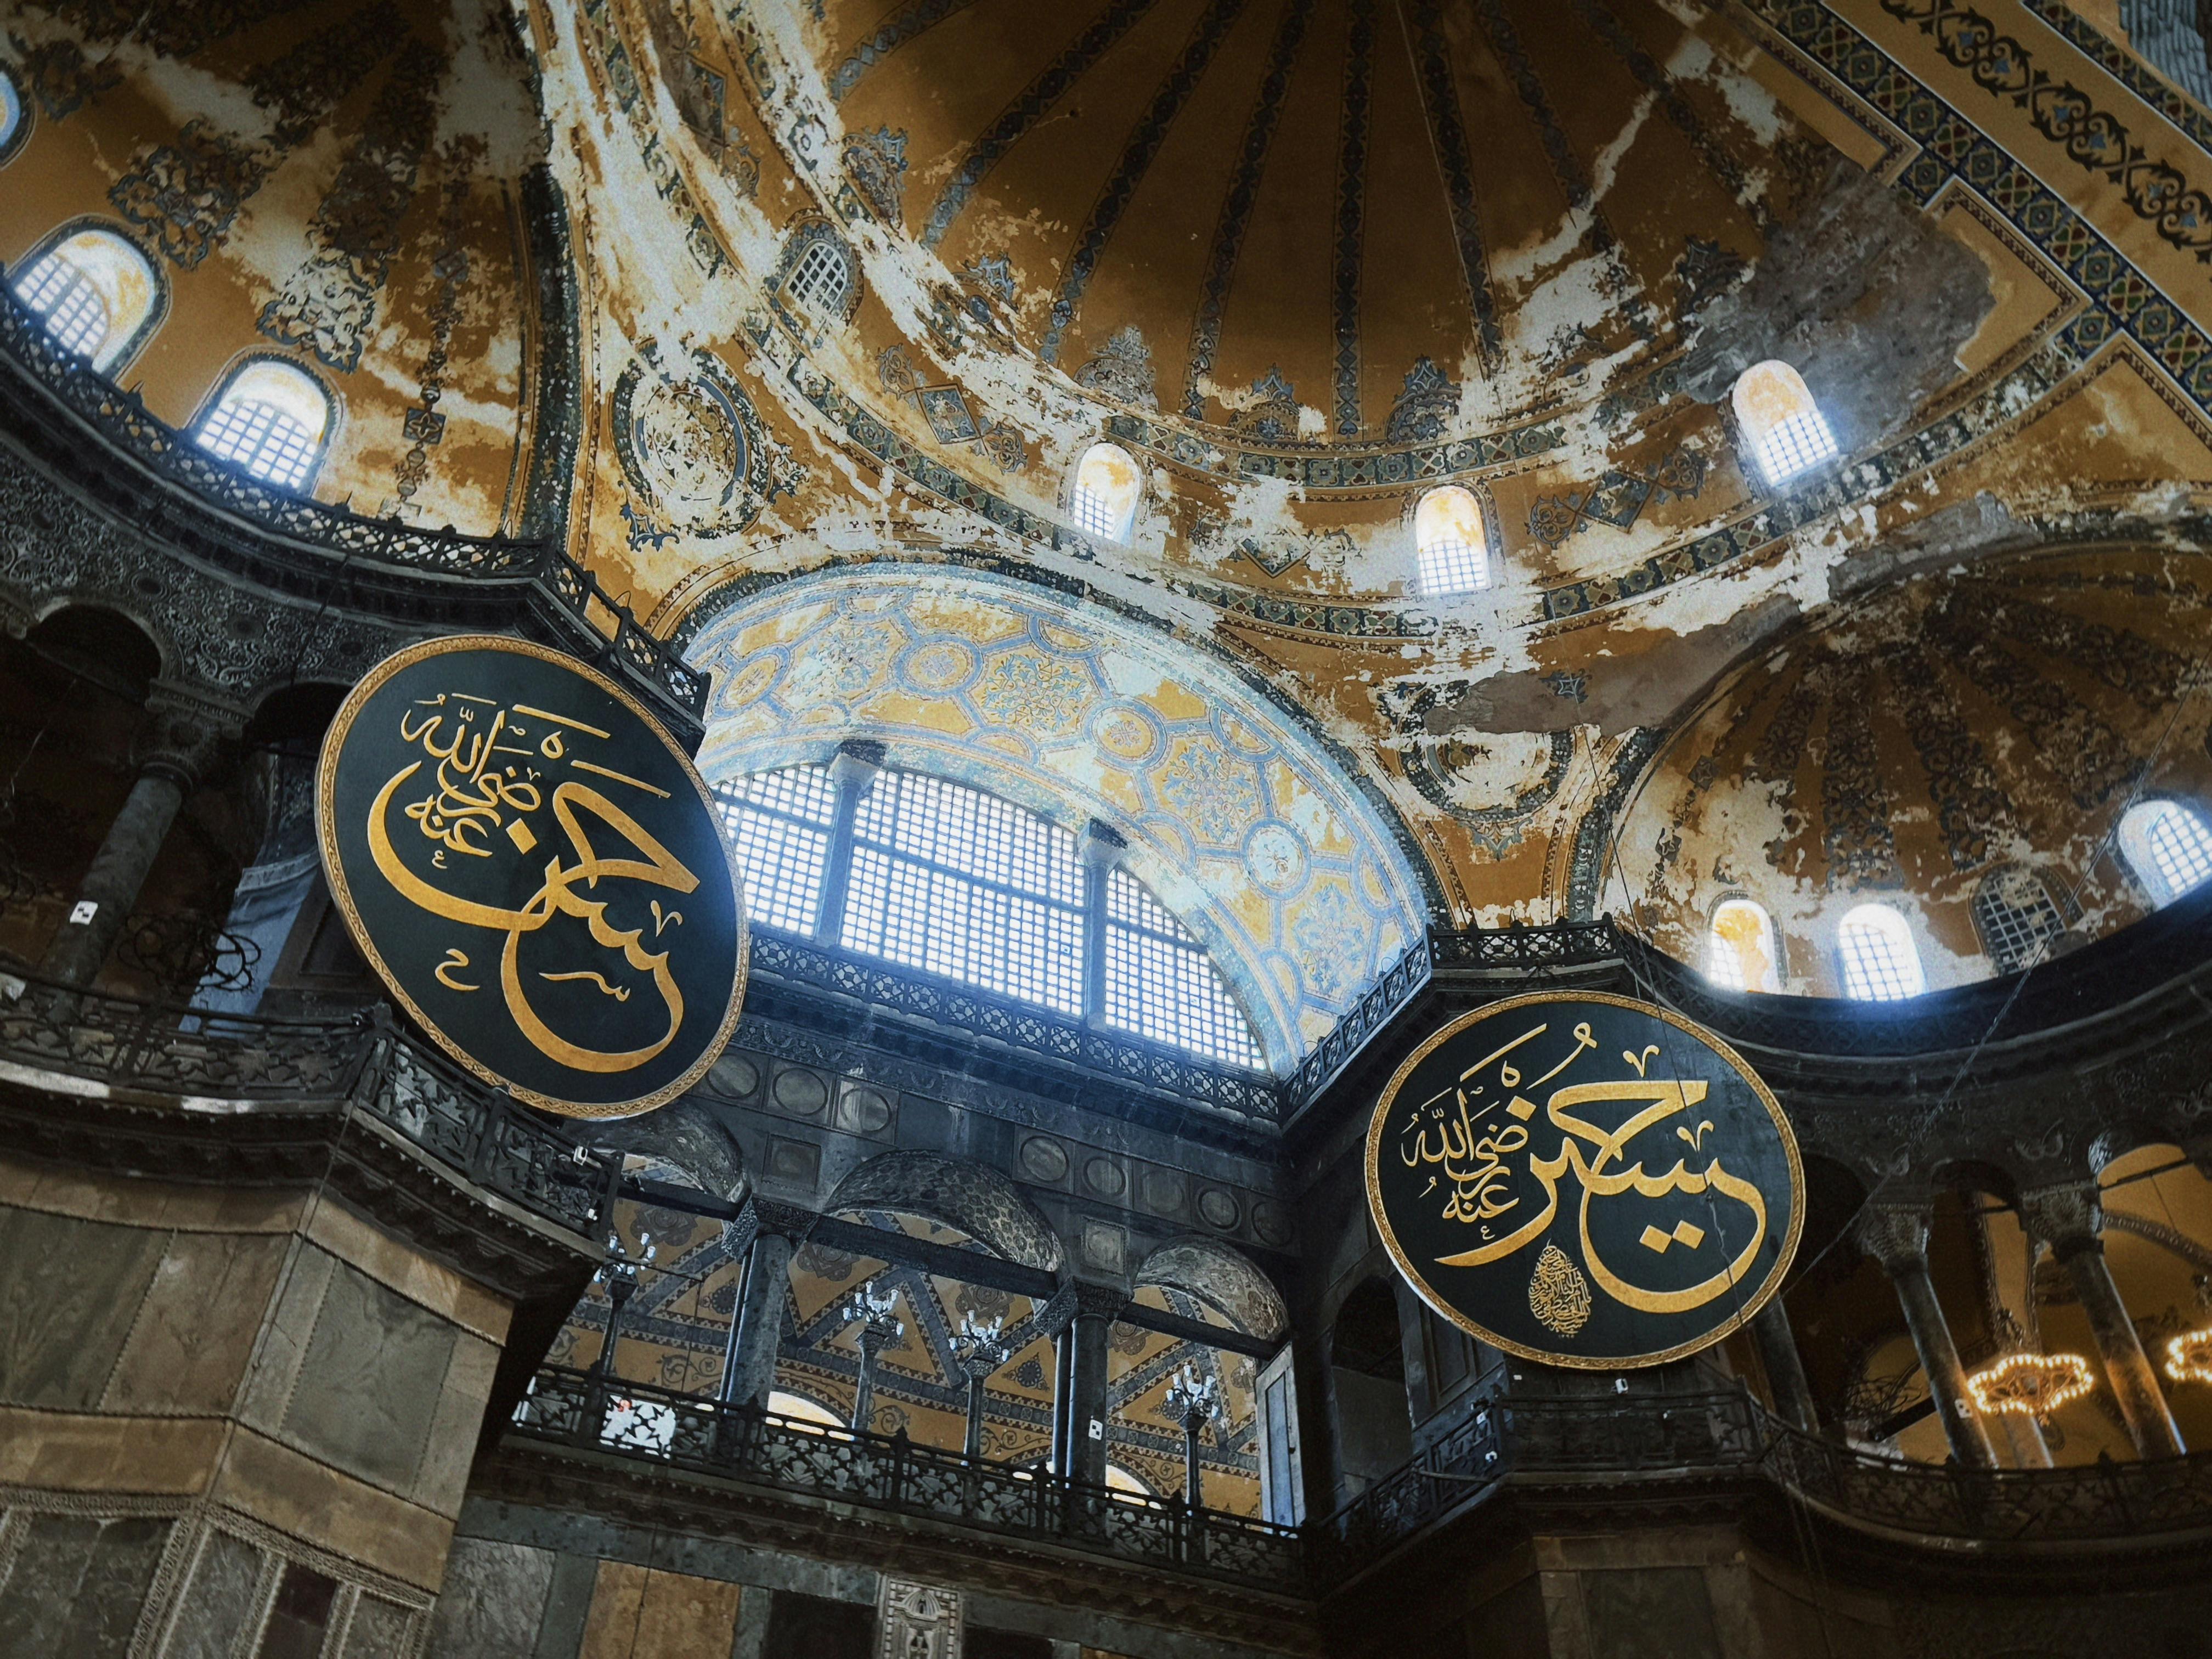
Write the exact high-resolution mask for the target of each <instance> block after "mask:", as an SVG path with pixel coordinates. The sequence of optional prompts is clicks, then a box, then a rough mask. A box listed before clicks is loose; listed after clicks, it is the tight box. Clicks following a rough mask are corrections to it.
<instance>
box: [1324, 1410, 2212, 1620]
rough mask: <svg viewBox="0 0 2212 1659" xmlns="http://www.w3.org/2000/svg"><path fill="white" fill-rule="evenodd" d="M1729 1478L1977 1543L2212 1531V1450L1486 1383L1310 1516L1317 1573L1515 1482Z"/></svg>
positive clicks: (1361, 1563)
mask: <svg viewBox="0 0 2212 1659" xmlns="http://www.w3.org/2000/svg"><path fill="white" fill-rule="evenodd" d="M1715 1477H1732V1478H1735V1479H1736V1480H1743V1481H1747V1482H1757V1483H1764V1484H1765V1485H1767V1486H1771V1487H1772V1488H1775V1489H1778V1490H1779V1491H1781V1492H1785V1493H1787V1494H1788V1495H1789V1496H1790V1498H1794V1499H1795V1500H1796V1501H1798V1502H1800V1503H1802V1504H1806V1505H1807V1506H1808V1507H1809V1508H1811V1509H1814V1510H1818V1511H1820V1513H1822V1514H1824V1515H1826V1516H1829V1517H1830V1518H1832V1519H1833V1520H1834V1521H1836V1522H1840V1523H1841V1524H1843V1525H1844V1526H1847V1527H1852V1528H1858V1529H1860V1530H1864V1531H1873V1532H1878V1533H1882V1534H1890V1535H1893V1536H1897V1537H1900V1538H1904V1539H1906V1540H1918V1539H1925V1540H1929V1541H1946V1542H1948V1541H1971V1542H1974V1543H1978V1544H2012V1545H2021V1544H2051V1545H2062V1546H2063V1545H2072V1546H2079V1545H2082V1544H2093V1543H2100V1542H2101V1543H2119V1542H2148V1541H2178V1540H2181V1539H2185V1538H2188V1537H2191V1536H2194V1535H2197V1534H2203V1533H2205V1532H2208V1531H2212V1454H2208V1453H2198V1454H2192V1455H2189V1456H2186V1457H2172V1458H2160V1459H2156V1460H2154V1461H2150V1462H2122V1463H2115V1462H2100V1463H2094V1464H2076V1465H2072V1466H2069V1467H2066V1468H2055V1469H1996V1470H1990V1469H1968V1468H1958V1467H1956V1466H1954V1465H1940V1466H1939V1465H1935V1464H1927V1463H1908V1462H1903V1461H1901V1460H1899V1459H1896V1458H1888V1457H1876V1456H1874V1455H1869V1454H1868V1453H1865V1452H1860V1451H1855V1450H1853V1449H1850V1448H1849V1447H1846V1446H1841V1445H1838V1444H1837V1443H1834V1442H1832V1441H1830V1440H1826V1439H1822V1438H1820V1437H1818V1436H1815V1435H1809V1434H1807V1433H1805V1432H1803V1431H1802V1430H1799V1429H1797V1428H1796V1427H1794V1426H1791V1425H1788V1424H1785V1423H1783V1422H1781V1421H1780V1420H1779V1419H1776V1418H1774V1417H1772V1416H1771V1415H1770V1414H1769V1413H1767V1412H1766V1411H1765V1410H1764V1409H1763V1408H1762V1407H1760V1406H1759V1404H1758V1403H1757V1402H1756V1401H1753V1399H1752V1398H1751V1397H1750V1395H1747V1394H1745V1393H1743V1392H1741V1390H1735V1391H1728V1390H1723V1391H1716V1392H1711V1393H1704V1394H1688V1395H1641V1396H1635V1397H1632V1398H1626V1399H1616V1398H1607V1397H1605V1396H1599V1397H1595V1398H1590V1397H1566V1398H1532V1397H1528V1396H1525V1395H1522V1396H1516V1395H1505V1394H1501V1393H1498V1392H1495V1391H1492V1392H1491V1393H1490V1394H1488V1395H1486V1396H1485V1397H1483V1398H1482V1400H1481V1401H1480V1403H1479V1404H1478V1405H1476V1406H1475V1407H1474V1409H1473V1410H1472V1411H1471V1412H1470V1413H1468V1416H1466V1417H1465V1418H1464V1419H1462V1420H1461V1421H1460V1423H1459V1424H1457V1425H1455V1427H1454V1428H1453V1429H1451V1430H1450V1431H1449V1432H1448V1433H1446V1434H1445V1435H1443V1437H1440V1438H1438V1439H1437V1441H1436V1442H1435V1443H1432V1444H1431V1445H1430V1446H1428V1447H1426V1448H1425V1449H1423V1450H1422V1451H1421V1452H1420V1453H1419V1454H1418V1455H1416V1456H1415V1457H1414V1458H1413V1460H1412V1461H1410V1462H1407V1463H1406V1464H1404V1465H1402V1466H1401V1468H1398V1469H1396V1470H1395V1471H1393V1472H1392V1473H1391V1474H1389V1475H1386V1476H1384V1477H1383V1479H1382V1480H1378V1481H1376V1483H1375V1484H1374V1485H1373V1486H1370V1487H1368V1488H1367V1490H1366V1491H1364V1492H1361V1493H1360V1494H1359V1495H1358V1497H1357V1498H1353V1499H1352V1501H1351V1502H1350V1503H1349V1504H1346V1505H1345V1506H1344V1508H1342V1509H1341V1510H1338V1511H1337V1512H1336V1513H1335V1514H1334V1515H1333V1516H1329V1517H1328V1518H1327V1519H1326V1520H1323V1521H1319V1522H1311V1523H1309V1524H1308V1526H1307V1527H1305V1528H1304V1536H1305V1542H1306V1547H1307V1549H1308V1551H1309V1552H1310V1557H1309V1559H1310V1564H1311V1567H1312V1571H1313V1576H1314V1579H1315V1582H1316V1584H1317V1585H1318V1586H1320V1587H1322V1588H1323V1589H1333V1588H1334V1587H1336V1586H1339V1585H1341V1584H1343V1583H1346V1582H1347V1581H1348V1580H1350V1579H1351V1578H1352V1577H1358V1575H1359V1574H1361V1573H1362V1572H1364V1571H1366V1570H1367V1569H1368V1568H1370V1567H1371V1566H1372V1565H1375V1564H1376V1562H1377V1561H1379V1560H1381V1559H1383V1557H1385V1556H1387V1555H1388V1554H1389V1553H1391V1552H1392V1551H1394V1550H1395V1549H1397V1548H1398V1547H1401V1546H1402V1545H1404V1544H1406V1543H1407V1542H1409V1541H1412V1540H1413V1539H1414V1538H1415V1537H1417V1536H1419V1534H1422V1533H1423V1532H1425V1531H1426V1530H1427V1529H1428V1528H1431V1527H1432V1526H1434V1525H1436V1524H1437V1523H1438V1522H1442V1521H1443V1520H1445V1519H1447V1518H1449V1516H1452V1515H1454V1514H1455V1513H1456V1512H1458V1511H1460V1510H1463V1509H1465V1508H1467V1507H1468V1506H1469V1505H1470V1504H1473V1503H1474V1502H1476V1501H1479V1500H1480V1499H1481V1498H1486V1497H1488V1496H1489V1495H1490V1494H1491V1493H1492V1492H1495V1491H1497V1490H1498V1489H1500V1488H1501V1487H1502V1486H1504V1484H1505V1483H1506V1482H1507V1481H1508V1480H1509V1479H1510V1480H1513V1481H1515V1482H1516V1484H1529V1485H1536V1486H1541V1485H1544V1484H1547V1483H1552V1482H1569V1481H1586V1480H1591V1479H1602V1480H1607V1481H1613V1482H1665V1481H1669V1480H1676V1481H1679V1480H1711V1479H1713V1478H1715Z"/></svg>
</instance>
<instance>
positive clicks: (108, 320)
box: [13, 225, 164, 374]
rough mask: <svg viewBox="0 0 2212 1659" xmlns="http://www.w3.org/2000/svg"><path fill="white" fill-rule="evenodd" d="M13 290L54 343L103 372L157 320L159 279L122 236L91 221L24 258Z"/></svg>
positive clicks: (140, 342) (124, 355)
mask: <svg viewBox="0 0 2212 1659" xmlns="http://www.w3.org/2000/svg"><path fill="white" fill-rule="evenodd" d="M13 286H14V288H15V297H16V299H18V300H20V301H21V302H22V303H23V306H24V307H25V308H26V309H27V310H28V311H30V312H31V313H33V314H34V315H35V316H36V317H37V318H38V319H39V320H40V322H41V323H43V324H45V325H46V332H47V333H48V334H49V335H51V336H52V337H53V341H54V343H55V344H57V345H58V346H60V347H61V348H62V349H64V350H66V351H74V352H76V353H77V354H78V355H79V356H84V357H88V358H90V359H91V360H92V366H93V367H94V368H96V369H99V370H100V372H101V373H102V374H109V373H112V372H113V371H114V370H115V369H116V368H119V367H120V366H121V365H122V364H123V363H125V362H127V361H129V359H130V358H131V355H132V354H133V353H134V352H136V351H137V349H138V348H139V347H140V346H141V345H143V344H144V343H145V341H146V337H147V336H148V335H149V334H150V333H151V332H153V330H154V325H155V324H156V323H157V322H159V321H160V320H161V307H162V302H163V298H164V296H163V295H162V292H161V278H160V277H159V276H156V275H155V270H154V267H153V265H152V264H151V263H150V262H149V260H148V259H147V258H146V256H145V255H144V254H143V253H142V252H139V251H138V246H137V243H135V242H133V241H131V239H130V238H128V237H127V236H123V235H120V234H118V233H117V232H115V231H112V230H108V229H106V228H103V227H101V226H99V225H91V226H88V227H86V228H83V229H82V230H76V231H71V232H69V233H67V234H64V235H62V236H60V237H58V238H57V239H56V240H54V241H53V243H52V245H51V246H48V247H47V248H46V250H45V251H44V252H40V253H39V254H38V255H37V256H36V257H35V258H31V259H29V260H27V262H25V264H23V266H22V268H21V270H18V271H17V272H16V274H15V283H14V285H13Z"/></svg>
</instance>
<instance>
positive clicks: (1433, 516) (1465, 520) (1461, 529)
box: [1413, 484, 1490, 593]
mask: <svg viewBox="0 0 2212 1659" xmlns="http://www.w3.org/2000/svg"><path fill="white" fill-rule="evenodd" d="M1413 550H1414V554H1415V556H1416V558H1417V559H1418V561H1419V568H1420V582H1421V592H1424V593H1472V592H1475V591H1476V590H1477V589H1479V588H1485V587H1487V586H1490V537H1489V533H1488V532H1486V530H1485V529H1484V527H1483V523H1482V503H1481V502H1480V501H1476V500H1475V499H1474V492H1473V491H1472V490H1467V489H1461V488H1460V487H1459V486H1458V485H1457V484H1446V485H1445V486H1444V487H1443V489H1431V491H1430V492H1429V493H1428V494H1427V495H1424V496H1422V497H1421V504H1420V506H1419V507H1416V508H1414V509H1413Z"/></svg>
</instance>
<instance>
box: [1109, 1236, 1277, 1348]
mask: <svg viewBox="0 0 2212 1659" xmlns="http://www.w3.org/2000/svg"><path fill="white" fill-rule="evenodd" d="M1136 1282H1137V1284H1138V1285H1139V1286H1140V1287H1141V1286H1143V1285H1164V1286H1165V1287H1166V1288H1168V1289H1170V1290H1176V1291H1182V1292H1183V1293H1184V1294H1185V1295H1187V1296H1194V1297H1197V1298H1198V1299H1199V1300H1200V1301H1201V1302H1203V1303H1205V1304H1206V1305H1208V1306H1209V1307H1212V1308H1217V1309H1218V1310H1220V1311H1221V1312H1222V1313H1223V1314H1225V1315H1226V1316H1228V1318H1229V1320H1230V1322H1231V1323H1232V1324H1234V1325H1235V1326H1236V1327H1237V1329H1238V1330H1240V1331H1242V1332H1243V1333H1244V1334H1246V1335H1247V1336H1256V1337H1258V1338H1259V1339H1260V1340H1262V1341H1266V1342H1272V1341H1273V1340H1275V1339H1276V1338H1277V1337H1279V1336H1280V1335H1282V1334H1284V1332H1285V1331H1286V1330H1288V1329H1289V1328H1290V1323H1291V1316H1290V1313H1289V1310H1287V1309H1286V1308H1285V1307H1284V1305H1283V1298H1282V1295H1281V1293H1280V1292H1279V1291H1277V1290H1276V1289H1275V1286H1274V1285H1273V1282H1272V1281H1270V1280H1269V1279H1268V1278H1267V1274H1265V1273H1261V1271H1260V1269H1259V1268H1258V1267H1256V1266H1255V1265H1254V1263H1253V1261H1251V1259H1250V1258H1249V1257H1248V1256H1246V1255H1244V1254H1243V1252H1241V1251H1239V1250H1236V1249H1231V1247H1230V1246H1228V1245H1226V1244H1222V1243H1217V1242H1216V1241H1214V1240H1212V1239H1211V1238H1198V1237H1191V1238H1177V1239H1172V1240H1170V1242H1168V1243H1165V1244H1163V1245H1161V1246H1160V1247H1159V1249H1157V1250H1154V1251H1153V1252H1152V1254H1151V1255H1148V1256H1146V1258H1145V1261H1144V1265H1143V1266H1142V1267H1139V1268H1138V1269H1137V1280H1136Z"/></svg>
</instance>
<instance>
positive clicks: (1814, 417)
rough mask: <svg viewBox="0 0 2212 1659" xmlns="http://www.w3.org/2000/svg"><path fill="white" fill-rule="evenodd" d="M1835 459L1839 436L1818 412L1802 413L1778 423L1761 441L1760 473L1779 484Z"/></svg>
mask: <svg viewBox="0 0 2212 1659" xmlns="http://www.w3.org/2000/svg"><path fill="white" fill-rule="evenodd" d="M1835 458H1836V435H1835V434H1834V433H1832V432H1831V431H1830V430H1829V429H1828V421H1827V417H1826V416H1824V415H1822V414H1821V413H1820V410H1817V409H1805V410H1799V411H1798V412H1797V413H1796V414H1795V415H1792V416H1790V417H1789V418H1788V419H1787V420H1784V421H1782V422H1778V423H1777V424H1776V425H1775V426H1774V427H1773V428H1771V430H1770V431H1769V432H1768V433H1767V435H1765V437H1764V438H1761V439H1760V440H1759V470H1760V471H1763V472H1765V474H1766V482H1767V483H1771V484H1778V483H1782V482H1784V480H1785V479H1789V478H1794V477H1796V476H1797V475H1798V474H1799V473H1800V472H1803V471H1808V470H1809V469H1811V468H1813V467H1815V466H1818V465H1820V463H1821V462H1823V461H1832V460H1833V459H1835Z"/></svg>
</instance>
